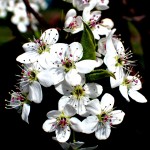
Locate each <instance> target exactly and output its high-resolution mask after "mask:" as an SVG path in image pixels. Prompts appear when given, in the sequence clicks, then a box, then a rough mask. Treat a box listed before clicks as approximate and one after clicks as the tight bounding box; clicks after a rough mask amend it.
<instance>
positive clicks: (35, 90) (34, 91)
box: [28, 81, 43, 103]
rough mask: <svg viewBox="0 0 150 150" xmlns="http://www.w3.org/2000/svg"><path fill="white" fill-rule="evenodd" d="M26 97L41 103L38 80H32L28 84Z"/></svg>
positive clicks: (41, 94) (41, 96) (40, 90)
mask: <svg viewBox="0 0 150 150" xmlns="http://www.w3.org/2000/svg"><path fill="white" fill-rule="evenodd" d="M28 99H29V100H31V101H33V102H35V103H41V101H42V99H43V93H42V88H41V85H40V84H39V82H37V81H34V82H33V83H32V84H31V85H29V95H28Z"/></svg>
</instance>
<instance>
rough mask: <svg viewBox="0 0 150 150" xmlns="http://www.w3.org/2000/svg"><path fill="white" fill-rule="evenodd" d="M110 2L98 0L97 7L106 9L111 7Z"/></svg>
mask: <svg viewBox="0 0 150 150" xmlns="http://www.w3.org/2000/svg"><path fill="white" fill-rule="evenodd" d="M108 4H109V0H97V3H96V6H95V8H96V9H97V10H106V9H108V8H109V6H108Z"/></svg>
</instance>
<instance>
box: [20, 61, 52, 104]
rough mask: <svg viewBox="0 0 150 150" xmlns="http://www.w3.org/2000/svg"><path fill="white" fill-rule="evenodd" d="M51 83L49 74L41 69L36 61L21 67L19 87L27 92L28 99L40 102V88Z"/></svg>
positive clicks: (41, 95) (41, 96)
mask: <svg viewBox="0 0 150 150" xmlns="http://www.w3.org/2000/svg"><path fill="white" fill-rule="evenodd" d="M41 85H42V86H44V87H49V86H51V85H53V81H52V80H51V74H50V72H49V71H48V70H45V69H43V68H42V67H40V66H39V64H38V63H33V64H28V65H27V64H26V65H24V68H22V75H21V79H20V87H21V90H22V91H24V92H28V96H27V97H28V99H30V100H31V101H34V102H35V103H40V102H41V101H42V98H43V94H42V88H41Z"/></svg>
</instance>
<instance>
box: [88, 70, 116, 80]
mask: <svg viewBox="0 0 150 150" xmlns="http://www.w3.org/2000/svg"><path fill="white" fill-rule="evenodd" d="M106 77H113V78H114V79H115V75H114V73H112V72H110V71H108V70H105V69H98V70H94V71H92V72H90V73H89V74H86V79H87V80H88V81H96V80H99V79H102V78H106Z"/></svg>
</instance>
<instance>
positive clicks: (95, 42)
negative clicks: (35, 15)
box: [6, 0, 147, 150]
mask: <svg viewBox="0 0 150 150" xmlns="http://www.w3.org/2000/svg"><path fill="white" fill-rule="evenodd" d="M64 1H65V3H70V4H72V8H71V9H69V10H68V12H67V13H66V14H65V18H64V26H63V29H62V30H58V29H57V28H49V29H47V30H45V31H44V32H43V33H42V34H41V35H40V37H39V38H34V39H33V40H31V41H29V42H27V43H24V44H23V45H22V47H23V49H24V51H25V52H24V53H22V54H20V55H19V56H18V57H17V58H16V61H17V62H18V63H20V64H21V65H20V66H21V67H20V68H21V74H20V75H18V77H19V82H18V83H17V86H16V87H17V88H16V91H12V92H11V93H10V94H11V99H10V100H6V101H7V102H8V103H7V104H6V108H8V109H9V108H15V109H17V110H18V111H19V112H20V113H21V117H22V119H23V120H24V121H25V122H27V123H29V119H28V116H29V115H30V109H31V108H30V103H32V102H33V103H37V104H39V103H42V100H43V94H44V92H43V91H42V89H43V88H47V87H51V86H53V87H54V88H55V91H56V92H58V93H59V94H60V95H62V96H61V97H60V99H58V100H57V99H56V102H57V103H58V109H56V108H54V110H50V111H49V112H47V114H46V116H47V120H45V122H43V126H42V128H43V130H44V131H45V132H55V137H52V138H53V139H54V140H55V141H57V142H58V143H59V144H60V145H61V147H62V149H65V150H68V149H69V148H72V149H74V150H77V149H78V150H79V149H80V150H84V149H86V150H88V149H89V150H91V149H96V148H97V146H93V147H88V148H81V146H82V145H83V144H84V142H81V141H76V140H75V139H73V142H69V140H70V136H71V134H74V133H75V132H80V133H83V134H91V133H95V137H96V138H97V139H98V140H106V139H107V138H109V136H110V133H111V128H112V127H114V126H115V125H118V124H120V123H121V122H122V121H123V119H124V116H125V112H124V111H122V110H120V109H117V110H115V107H114V104H115V97H114V96H113V95H112V94H110V93H108V92H105V90H104V87H103V85H101V79H102V78H108V79H109V80H110V87H111V88H116V87H118V89H119V91H120V94H121V95H122V98H123V99H125V100H127V101H128V102H130V100H131V99H132V100H135V101H136V102H139V103H146V102H147V99H146V98H145V97H144V96H143V95H142V94H141V93H140V92H139V91H138V90H140V89H141V88H142V82H141V80H140V79H141V77H140V76H139V73H135V74H133V72H132V71H133V69H134V66H135V65H136V61H134V60H132V55H133V54H132V51H129V50H128V49H125V47H124V45H123V43H122V41H121V40H120V39H119V38H117V35H115V32H116V28H114V23H113V21H112V20H111V19H109V18H105V19H102V20H101V15H102V11H104V10H107V9H109V6H108V4H109V1H108V0H64ZM16 8H17V6H16ZM23 10H24V9H23ZM23 10H21V11H23ZM27 18H28V17H27ZM12 20H16V19H15V17H13V18H12ZM19 28H20V29H22V30H23V29H24V28H22V26H20V27H19ZM24 31H25V30H24ZM62 32H63V34H66V39H64V41H65V42H60V40H59V39H60V36H61V35H62ZM75 34H76V35H79V38H77V39H72V42H71V43H68V41H67V39H68V38H71V36H73V35H75ZM69 41H70V39H69ZM50 92H51V91H50ZM53 99H55V98H53ZM67 142H68V143H67Z"/></svg>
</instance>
